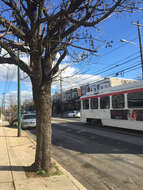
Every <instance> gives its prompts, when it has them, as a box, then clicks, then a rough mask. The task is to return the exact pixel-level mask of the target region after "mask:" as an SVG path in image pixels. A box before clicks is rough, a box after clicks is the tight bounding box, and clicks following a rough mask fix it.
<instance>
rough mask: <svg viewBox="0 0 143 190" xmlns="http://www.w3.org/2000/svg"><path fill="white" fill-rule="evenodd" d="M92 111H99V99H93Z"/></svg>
mask: <svg viewBox="0 0 143 190" xmlns="http://www.w3.org/2000/svg"><path fill="white" fill-rule="evenodd" d="M90 105H91V109H98V98H92V99H91V101H90Z"/></svg>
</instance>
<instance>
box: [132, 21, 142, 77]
mask: <svg viewBox="0 0 143 190" xmlns="http://www.w3.org/2000/svg"><path fill="white" fill-rule="evenodd" d="M132 24H134V25H136V26H137V27H138V36H139V45H140V56H141V67H142V79H143V50H142V39H141V26H142V25H141V24H140V23H139V21H137V23H132Z"/></svg>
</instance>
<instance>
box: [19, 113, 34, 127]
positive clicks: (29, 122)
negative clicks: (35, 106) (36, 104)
mask: <svg viewBox="0 0 143 190" xmlns="http://www.w3.org/2000/svg"><path fill="white" fill-rule="evenodd" d="M21 127H22V129H26V128H29V127H30V128H31V127H32V128H33V127H36V115H35V114H32V113H31V114H23V116H22V123H21Z"/></svg>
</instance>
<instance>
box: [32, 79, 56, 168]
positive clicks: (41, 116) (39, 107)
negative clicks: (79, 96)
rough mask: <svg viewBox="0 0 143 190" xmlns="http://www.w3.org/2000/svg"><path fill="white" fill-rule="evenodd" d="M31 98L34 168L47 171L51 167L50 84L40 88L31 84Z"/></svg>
mask: <svg viewBox="0 0 143 190" xmlns="http://www.w3.org/2000/svg"><path fill="white" fill-rule="evenodd" d="M33 98H34V102H35V107H36V122H37V125H36V137H37V145H36V154H35V167H36V169H37V170H41V169H43V170H45V171H48V169H49V167H50V165H51V135H52V130H51V82H49V83H48V84H45V85H42V86H41V87H40V88H37V85H36V84H34V83H33Z"/></svg>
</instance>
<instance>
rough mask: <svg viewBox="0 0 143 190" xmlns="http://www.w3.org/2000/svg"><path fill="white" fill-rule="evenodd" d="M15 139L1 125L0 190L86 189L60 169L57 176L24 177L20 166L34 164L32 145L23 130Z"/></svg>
mask: <svg viewBox="0 0 143 190" xmlns="http://www.w3.org/2000/svg"><path fill="white" fill-rule="evenodd" d="M21 132H22V136H21V137H17V129H15V128H10V127H6V122H5V123H4V122H3V123H2V122H0V190H86V188H85V187H83V186H82V185H81V184H80V183H79V182H78V181H77V180H76V179H75V178H74V177H73V176H71V174H70V173H69V172H67V171H66V170H65V169H64V168H62V166H60V165H59V164H58V163H57V162H56V161H55V160H54V162H56V164H57V166H58V167H59V169H60V170H61V171H62V173H63V174H62V175H60V176H51V177H40V176H39V177H27V176H26V174H25V172H24V168H23V166H30V165H31V164H32V163H33V161H34V154H35V142H34V141H33V140H32V139H31V138H30V137H28V135H27V134H26V132H25V131H21Z"/></svg>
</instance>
